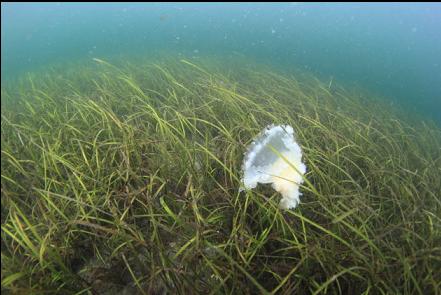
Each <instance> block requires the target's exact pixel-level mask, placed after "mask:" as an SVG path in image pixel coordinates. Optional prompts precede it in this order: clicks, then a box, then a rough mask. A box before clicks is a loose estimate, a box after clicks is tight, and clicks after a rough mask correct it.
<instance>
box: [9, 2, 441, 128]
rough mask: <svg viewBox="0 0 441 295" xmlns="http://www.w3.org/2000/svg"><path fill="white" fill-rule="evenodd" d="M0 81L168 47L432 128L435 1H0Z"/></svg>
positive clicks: (438, 20)
mask: <svg viewBox="0 0 441 295" xmlns="http://www.w3.org/2000/svg"><path fill="white" fill-rule="evenodd" d="M1 17H2V18H1V25H2V26H1V41H2V42H1V64H2V66H1V72H2V81H4V80H8V79H11V78H15V77H17V76H20V75H23V74H24V73H25V72H27V71H33V70H36V69H39V68H44V67H46V66H47V65H52V64H56V63H59V62H63V61H77V60H88V59H89V60H90V59H92V58H94V57H98V58H110V57H112V56H115V55H117V56H120V57H121V56H122V57H127V58H128V59H129V58H130V56H132V55H146V56H148V55H151V54H153V53H157V52H159V53H161V52H170V54H171V55H176V54H178V55H182V56H185V57H189V58H192V59H194V60H197V59H198V58H199V57H201V56H206V55H215V56H221V57H222V56H225V57H228V56H231V55H234V56H244V57H246V58H251V59H253V60H256V61H258V62H260V63H266V64H271V65H273V66H277V67H280V68H281V69H283V70H284V71H288V72H289V71H290V70H293V69H297V70H298V69H302V70H305V71H311V72H313V73H314V74H316V75H317V76H319V77H320V78H322V79H324V80H329V81H331V80H332V79H335V80H338V81H340V82H342V83H347V84H354V85H357V86H358V87H362V88H363V89H365V90H367V91H370V92H372V93H373V94H375V95H379V96H383V97H384V99H387V100H390V103H391V104H398V105H403V106H405V107H407V108H410V109H411V110H413V111H415V112H418V113H420V114H422V115H423V116H424V117H426V118H428V119H434V120H436V121H437V122H438V123H440V124H441V83H440V82H441V54H440V52H441V34H440V28H441V5H440V4H439V3H431V4H319V3H313V4H306V3H280V4H274V3H273V4H265V3H246V4H233V3H229V4H222V3H216V4H186V3H178V4H173V3H169V4H147V3H146V4H142V3H132V4H123V3H121V4H117V3H112V4H101V3H100V4H85V3H84V4H16V3H6V4H5V3H2V9H1Z"/></svg>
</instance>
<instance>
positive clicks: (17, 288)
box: [1, 57, 441, 294]
mask: <svg viewBox="0 0 441 295" xmlns="http://www.w3.org/2000/svg"><path fill="white" fill-rule="evenodd" d="M1 107H2V108H1V116H2V119H1V213H2V214H1V237H2V238H1V261H2V263H1V286H2V287H1V288H2V292H6V293H7V294H8V293H9V294H440V292H441V272H440V269H441V196H440V194H441V177H440V175H441V130H440V128H439V126H437V125H436V124H435V123H432V122H430V121H423V120H421V119H420V118H419V117H417V116H416V115H413V114H412V113H411V112H410V111H408V110H405V109H402V110H398V109H397V108H396V107H395V106H391V105H389V104H387V103H385V101H384V100H381V99H377V98H375V97H372V96H369V95H368V94H366V93H364V92H363V91H360V90H356V89H351V88H348V87H343V86H341V85H339V84H338V82H337V81H321V80H320V79H317V78H315V77H314V76H312V75H311V74H306V73H302V72H297V73H295V74H293V73H290V74H288V73H284V72H278V71H277V70H274V69H272V68H271V67H269V66H266V65H261V64H259V63H258V62H254V61H245V60H242V59H240V58H236V59H234V60H230V61H228V62H226V61H225V60H223V59H216V58H214V57H205V58H200V59H191V58H183V57H180V58H172V57H167V58H166V57H158V58H156V59H147V58H144V59H138V60H131V61H127V60H124V59H115V60H110V59H106V58H103V59H100V58H95V59H93V60H87V61H85V62H77V63H72V64H68V65H67V64H63V65H62V66H54V67H52V68H46V69H42V70H40V71H35V72H33V73H29V74H27V75H24V76H22V77H21V78H20V79H17V80H14V81H8V82H5V83H2V90H1ZM269 124H289V125H291V126H293V128H294V131H295V134H296V139H297V141H298V142H299V144H300V145H301V148H302V150H303V154H304V155H303V160H304V162H305V163H306V166H307V173H306V174H305V182H304V183H303V185H302V186H301V191H302V192H303V196H302V197H301V203H300V205H299V206H298V207H297V208H295V209H294V210H282V209H280V208H279V207H278V202H279V200H280V195H279V194H278V193H277V192H275V191H273V190H272V189H271V188H270V187H268V186H264V185H259V187H258V188H257V189H254V190H252V191H251V190H245V191H242V192H239V189H240V187H241V173H242V171H241V164H242V160H243V153H244V152H245V150H246V147H247V145H248V144H249V143H250V142H251V141H252V139H253V137H254V136H255V135H256V134H258V133H259V132H260V130H262V129H263V128H264V127H265V126H267V125H269Z"/></svg>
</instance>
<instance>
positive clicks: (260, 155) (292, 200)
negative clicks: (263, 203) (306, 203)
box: [242, 125, 306, 209]
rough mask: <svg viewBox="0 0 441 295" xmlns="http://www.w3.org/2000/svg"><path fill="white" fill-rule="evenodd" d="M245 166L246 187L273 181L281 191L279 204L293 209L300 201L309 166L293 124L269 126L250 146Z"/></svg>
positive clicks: (243, 166) (274, 187)
mask: <svg viewBox="0 0 441 295" xmlns="http://www.w3.org/2000/svg"><path fill="white" fill-rule="evenodd" d="M242 169H243V178H242V183H243V185H244V188H245V189H252V188H255V187H256V186H257V184H258V183H262V184H271V185H272V187H273V189H275V190H276V191H277V192H279V193H280V194H281V195H282V199H281V201H280V203H279V206H280V208H282V209H294V208H295V207H296V206H297V205H298V204H299V202H300V196H301V193H300V192H299V186H300V185H301V184H302V183H303V175H304V174H305V172H306V166H305V164H304V163H303V162H302V150H301V148H300V146H299V145H298V143H297V142H296V141H295V138H294V130H293V128H292V127H291V126H289V125H278V126H274V125H270V126H267V127H266V128H265V129H264V130H263V131H262V132H261V133H260V134H259V135H258V136H257V137H256V138H255V139H254V140H253V142H252V143H251V145H250V146H249V147H248V150H247V152H246V153H245V158H244V161H243V165H242Z"/></svg>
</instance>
